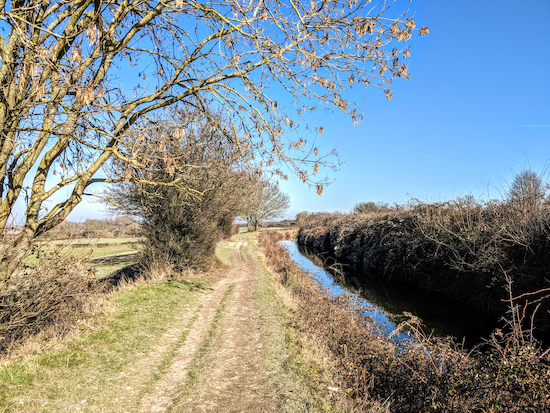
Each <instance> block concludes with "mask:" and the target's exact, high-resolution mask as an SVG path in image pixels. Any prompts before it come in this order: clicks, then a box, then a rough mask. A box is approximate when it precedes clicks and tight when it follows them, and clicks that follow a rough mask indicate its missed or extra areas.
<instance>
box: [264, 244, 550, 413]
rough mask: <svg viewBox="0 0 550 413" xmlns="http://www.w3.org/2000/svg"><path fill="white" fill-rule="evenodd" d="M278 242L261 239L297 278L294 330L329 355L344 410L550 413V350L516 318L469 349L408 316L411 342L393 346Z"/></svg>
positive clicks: (271, 258) (275, 263) (329, 373)
mask: <svg viewBox="0 0 550 413" xmlns="http://www.w3.org/2000/svg"><path fill="white" fill-rule="evenodd" d="M276 241H277V236H275V235H270V234H265V235H264V234H262V236H261V237H260V245H261V246H262V249H263V252H264V254H265V256H266V259H267V262H268V264H269V265H270V267H271V268H272V269H273V271H275V272H276V274H278V276H279V282H280V283H281V284H286V281H285V280H287V279H288V275H287V274H288V273H289V272H292V273H294V274H295V277H298V278H297V279H298V280H299V281H298V282H296V283H294V284H293V285H292V286H290V288H289V289H288V290H289V291H291V292H292V295H293V297H294V300H295V302H296V303H295V314H294V321H295V326H296V329H297V330H298V331H299V335H300V336H302V337H303V339H304V340H305V341H306V342H307V343H317V346H318V348H319V350H320V352H321V351H322V352H323V353H322V354H325V355H326V357H327V360H328V362H327V363H325V367H324V370H325V372H324V374H325V377H326V379H327V380H329V381H330V382H332V383H335V384H336V383H337V384H336V385H335V387H334V388H336V387H337V388H338V390H334V391H332V392H331V393H330V394H331V396H332V398H333V400H334V402H335V403H337V404H339V405H340V406H342V407H343V408H344V409H345V410H348V411H369V409H371V410H370V411H373V410H372V409H386V410H388V411H395V412H402V411H407V412H426V411H447V412H477V411H503V412H504V411H505V412H508V411H510V412H513V411H514V412H541V411H549V409H550V368H549V367H550V358H549V355H548V352H544V351H543V350H542V349H541V348H540V347H539V346H538V345H537V344H536V342H534V341H533V340H532V339H531V338H530V337H529V335H528V334H527V335H526V334H523V333H522V331H521V330H520V325H519V324H518V323H515V324H514V325H513V326H512V327H514V328H513V329H512V333H510V334H503V333H502V332H500V331H497V332H496V333H495V334H494V335H493V336H492V337H491V340H490V341H489V342H488V343H487V344H486V345H485V347H484V348H483V351H481V349H475V350H473V351H470V352H467V351H464V350H462V349H461V348H460V347H458V346H456V345H454V344H453V343H452V342H450V341H448V340H446V339H445V340H443V339H435V338H431V339H428V338H427V337H425V336H423V335H422V333H421V330H420V329H419V328H418V325H417V320H415V319H414V318H411V319H410V320H409V322H408V324H409V325H408V328H409V329H410V330H411V331H412V333H413V336H414V341H413V342H412V343H411V344H410V345H407V346H399V345H396V344H395V343H393V342H392V341H391V340H389V339H388V338H386V337H384V336H383V335H381V334H380V333H379V332H378V331H377V329H376V327H374V326H373V325H372V324H371V323H370V320H369V319H368V318H367V317H365V316H363V315H362V314H361V312H360V311H358V309H357V308H356V307H355V306H354V303H353V300H352V299H351V298H349V297H339V298H334V297H331V296H330V295H328V293H327V292H325V291H323V290H320V289H319V288H317V287H315V286H314V285H313V283H312V282H311V281H310V279H309V277H308V275H307V274H306V273H304V272H303V271H302V270H301V269H300V268H298V267H296V265H294V264H293V262H292V260H291V259H290V257H289V256H288V253H287V251H286V249H285V248H284V247H282V246H280V245H279V244H277V243H276ZM374 406H375V407H374ZM378 411H380V410H378Z"/></svg>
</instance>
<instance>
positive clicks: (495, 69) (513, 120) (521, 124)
mask: <svg viewBox="0 0 550 413" xmlns="http://www.w3.org/2000/svg"><path fill="white" fill-rule="evenodd" d="M407 4H408V2H407ZM411 6H413V7H415V9H413V10H415V21H416V23H417V26H424V25H427V26H429V28H430V35H429V36H426V37H418V36H414V37H413V39H412V44H411V61H410V66H409V72H410V73H411V80H409V81H402V80H396V81H395V82H394V84H393V86H392V90H393V99H392V100H391V101H386V100H385V99H384V96H383V94H382V92H378V93H365V92H364V90H361V91H359V90H357V92H355V94H354V95H353V100H355V101H356V102H358V103H360V104H361V105H362V104H363V103H362V102H363V101H364V102H365V103H364V105H365V108H366V112H367V113H368V116H366V117H365V119H364V121H363V122H362V124H361V125H359V126H357V127H353V126H352V125H351V121H349V120H348V119H346V118H344V117H343V116H339V115H337V114H331V113H328V114H327V118H328V119H327V120H326V121H325V122H324V130H325V132H324V134H323V135H322V139H323V147H325V148H330V147H333V146H336V147H337V148H338V149H339V151H340V152H341V154H342V159H343V160H344V161H345V162H346V163H345V164H344V165H343V166H342V168H341V169H340V171H338V172H335V173H333V174H331V175H330V176H331V178H333V179H335V180H336V181H335V182H334V183H333V184H332V185H330V186H329V187H328V188H327V189H326V190H325V192H324V194H323V195H322V196H321V197H319V196H317V195H316V193H315V190H314V189H311V190H308V189H306V188H304V186H303V185H302V184H300V183H299V182H297V181H295V180H293V181H289V182H284V183H282V184H281V188H282V189H283V191H285V192H287V193H288V194H289V195H290V196H291V198H292V206H291V208H290V210H289V213H288V216H289V217H293V216H295V214H296V213H298V212H300V211H303V210H307V211H310V212H313V211H334V210H339V211H343V212H347V211H349V210H350V209H351V208H352V207H353V206H354V205H355V204H356V203H357V202H360V201H384V202H388V203H394V202H402V201H406V200H407V199H408V198H409V196H415V197H418V198H421V199H423V200H428V201H436V200H445V199H449V198H452V197H454V196H456V195H465V194H473V195H474V196H476V197H478V196H480V195H483V194H484V195H487V191H488V190H489V196H491V197H499V190H502V188H503V186H505V185H506V182H509V181H510V180H511V179H512V178H513V176H514V172H513V171H514V170H516V171H517V170H518V169H521V168H522V167H523V166H524V165H526V162H527V157H528V159H529V160H530V162H531V164H532V165H533V166H534V169H535V170H537V168H542V167H543V166H544V164H545V162H546V161H547V160H549V159H550V23H548V22H549V19H550V1H548V0H526V1H521V2H518V1H510V0H500V1H487V0H479V1H441V0H419V1H414V2H413V3H412V4H411Z"/></svg>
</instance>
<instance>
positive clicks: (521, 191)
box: [508, 169, 547, 208]
mask: <svg viewBox="0 0 550 413" xmlns="http://www.w3.org/2000/svg"><path fill="white" fill-rule="evenodd" d="M546 192H547V188H546V186H545V184H544V182H543V180H542V177H541V176H540V175H538V174H537V173H536V172H534V171H532V170H531V169H527V170H524V171H521V172H520V173H518V174H517V175H516V176H515V177H514V180H513V181H512V184H511V185H510V190H509V192H508V198H509V200H510V202H511V203H512V204H513V205H515V206H518V207H522V208H525V207H538V206H540V205H542V203H543V201H544V199H545V198H546Z"/></svg>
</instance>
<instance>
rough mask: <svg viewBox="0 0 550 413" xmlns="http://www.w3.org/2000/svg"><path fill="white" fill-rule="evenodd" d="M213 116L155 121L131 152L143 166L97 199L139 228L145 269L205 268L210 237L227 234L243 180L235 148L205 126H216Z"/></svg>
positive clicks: (179, 115) (180, 115)
mask: <svg viewBox="0 0 550 413" xmlns="http://www.w3.org/2000/svg"><path fill="white" fill-rule="evenodd" d="M221 117H222V115H221V114H214V113H211V112H208V113H207V114H206V113H205V112H203V111H202V110H195V111H193V112H190V111H187V110H185V109H180V110H175V111H174V112H173V113H172V116H171V117H170V119H168V120H167V119H164V121H163V120H162V119H159V120H157V121H156V122H155V124H154V126H150V127H149V129H148V132H147V136H146V137H145V138H144V139H143V140H142V141H140V142H139V146H141V148H135V150H134V152H135V153H136V154H137V153H139V157H138V160H139V162H140V163H141V164H142V165H143V167H141V168H139V169H138V168H136V169H132V171H131V174H132V178H131V179H130V181H132V182H127V183H124V184H122V185H118V186H115V187H112V188H110V190H109V193H107V194H105V195H106V198H108V199H109V200H110V201H111V202H112V204H111V208H112V209H113V211H115V212H118V213H120V212H123V213H126V214H132V215H134V216H136V217H138V218H139V220H140V222H141V223H142V236H144V238H145V241H144V243H145V247H144V248H143V251H142V253H141V261H142V263H143V264H144V265H145V266H147V265H148V264H150V263H155V262H158V261H159V260H160V261H161V262H163V263H166V264H171V265H172V266H174V267H175V268H181V267H183V266H195V267H203V266H206V265H208V264H209V262H210V260H211V258H212V257H213V255H214V248H215V245H216V242H217V241H218V239H219V238H220V237H226V236H229V235H231V230H232V224H233V222H234V220H235V218H236V216H237V215H239V213H240V211H241V202H242V201H241V200H242V198H243V194H244V192H243V191H244V187H243V182H248V181H249V180H248V179H247V173H246V171H244V170H243V168H242V158H241V156H240V154H239V152H238V150H237V148H235V147H234V146H231V145H227V138H228V137H227V136H226V135H225V134H224V133H223V131H222V130H220V129H217V128H216V127H212V126H213V125H212V121H211V120H212V119H216V124H223V120H222V119H221ZM171 125H185V126H182V127H179V128H177V130H179V131H184V132H182V133H179V134H173V132H174V128H173V127H172V126H171ZM127 144H130V145H134V146H135V145H136V143H135V142H132V141H130V142H128V143H127ZM112 167H113V169H114V171H113V172H114V174H115V175H117V174H120V173H124V171H125V170H127V169H126V165H125V164H124V163H116V162H115V163H114V164H113V165H112ZM117 169H118V172H117ZM144 181H145V182H144ZM149 182H154V184H151V183H149ZM113 204H116V205H117V206H114V207H113Z"/></svg>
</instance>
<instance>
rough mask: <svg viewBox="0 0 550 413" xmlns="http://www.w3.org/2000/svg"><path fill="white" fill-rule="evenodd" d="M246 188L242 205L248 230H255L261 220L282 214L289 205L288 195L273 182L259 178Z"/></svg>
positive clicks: (278, 216)
mask: <svg viewBox="0 0 550 413" xmlns="http://www.w3.org/2000/svg"><path fill="white" fill-rule="evenodd" d="M248 188H249V189H248V191H249V192H248V193H247V200H246V201H245V203H244V205H243V207H244V210H245V211H246V215H245V218H246V220H247V222H248V229H249V230H253V231H257V230H258V227H259V225H260V224H261V223H262V222H264V221H266V220H270V219H274V218H280V217H282V216H284V214H285V213H286V211H287V210H288V208H289V206H290V197H289V196H288V195H286V194H284V193H283V192H281V191H280V190H279V187H278V186H277V185H275V184H272V183H270V182H267V181H264V180H261V179H260V180H257V181H256V182H254V183H253V184H252V185H250V186H249V187H248Z"/></svg>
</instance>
